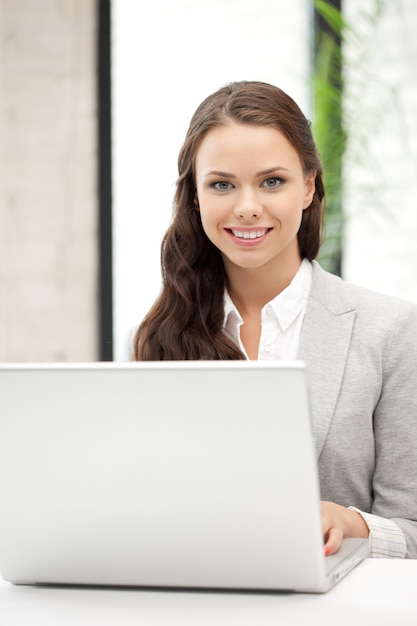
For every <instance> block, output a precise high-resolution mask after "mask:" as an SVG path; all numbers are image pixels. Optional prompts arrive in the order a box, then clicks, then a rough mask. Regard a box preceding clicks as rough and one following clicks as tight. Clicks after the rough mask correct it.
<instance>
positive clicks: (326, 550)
mask: <svg viewBox="0 0 417 626" xmlns="http://www.w3.org/2000/svg"><path fill="white" fill-rule="evenodd" d="M329 554H330V548H324V556H329Z"/></svg>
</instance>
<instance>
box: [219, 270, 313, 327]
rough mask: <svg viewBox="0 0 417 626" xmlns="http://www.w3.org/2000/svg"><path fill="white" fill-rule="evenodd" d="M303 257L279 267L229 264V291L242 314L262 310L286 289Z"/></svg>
mask: <svg viewBox="0 0 417 626" xmlns="http://www.w3.org/2000/svg"><path fill="white" fill-rule="evenodd" d="M300 264H301V259H298V261H297V262H296V263H293V264H291V265H287V264H285V266H284V267H282V268H279V269H277V267H276V266H273V267H261V268H255V269H253V268H251V269H247V268H242V267H238V266H236V265H231V264H227V265H226V273H227V279H228V284H227V287H228V291H229V294H230V297H231V298H232V300H233V302H234V303H235V305H236V307H237V308H238V310H239V311H240V313H241V315H243V316H244V314H245V313H247V312H250V311H253V310H255V309H257V310H260V309H262V307H264V306H265V304H266V303H267V302H270V301H271V300H273V299H274V298H275V297H276V296H277V295H278V294H279V293H281V292H282V291H284V289H285V288H286V287H288V285H289V284H290V282H291V281H292V279H293V278H294V276H295V275H296V273H297V271H298V270H299V267H300Z"/></svg>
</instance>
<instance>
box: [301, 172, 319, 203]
mask: <svg viewBox="0 0 417 626" xmlns="http://www.w3.org/2000/svg"><path fill="white" fill-rule="evenodd" d="M316 174H317V172H316V170H313V171H312V172H308V174H306V177H305V180H304V186H305V196H304V203H303V209H308V207H309V206H310V205H311V203H312V202H313V196H314V192H315V191H316Z"/></svg>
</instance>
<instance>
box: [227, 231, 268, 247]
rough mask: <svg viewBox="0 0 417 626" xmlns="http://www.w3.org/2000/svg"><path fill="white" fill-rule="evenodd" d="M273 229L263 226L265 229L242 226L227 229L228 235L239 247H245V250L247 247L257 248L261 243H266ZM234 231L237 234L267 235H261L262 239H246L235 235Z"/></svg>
mask: <svg viewBox="0 0 417 626" xmlns="http://www.w3.org/2000/svg"><path fill="white" fill-rule="evenodd" d="M271 230H272V228H270V227H267V226H263V227H259V226H256V227H252V228H250V227H242V226H238V227H237V228H235V227H231V228H225V231H226V233H227V234H228V235H229V237H230V239H231V240H232V241H233V242H234V243H236V244H237V245H238V246H243V247H245V248H247V247H249V248H250V247H252V246H257V245H259V244H260V243H262V242H263V241H265V239H266V238H267V237H268V235H269V233H270V232H271ZM233 231H235V232H239V233H256V232H258V231H265V233H264V234H263V235H261V236H260V237H254V238H249V237H248V238H244V237H238V236H236V235H234V233H233Z"/></svg>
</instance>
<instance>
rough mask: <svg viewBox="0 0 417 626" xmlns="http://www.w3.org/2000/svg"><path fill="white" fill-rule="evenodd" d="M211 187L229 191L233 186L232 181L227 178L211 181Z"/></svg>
mask: <svg viewBox="0 0 417 626" xmlns="http://www.w3.org/2000/svg"><path fill="white" fill-rule="evenodd" d="M210 187H212V188H213V189H216V190H217V191H228V190H229V189H230V188H231V187H232V183H229V182H228V181H227V180H219V181H217V182H216V183H211V185H210Z"/></svg>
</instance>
